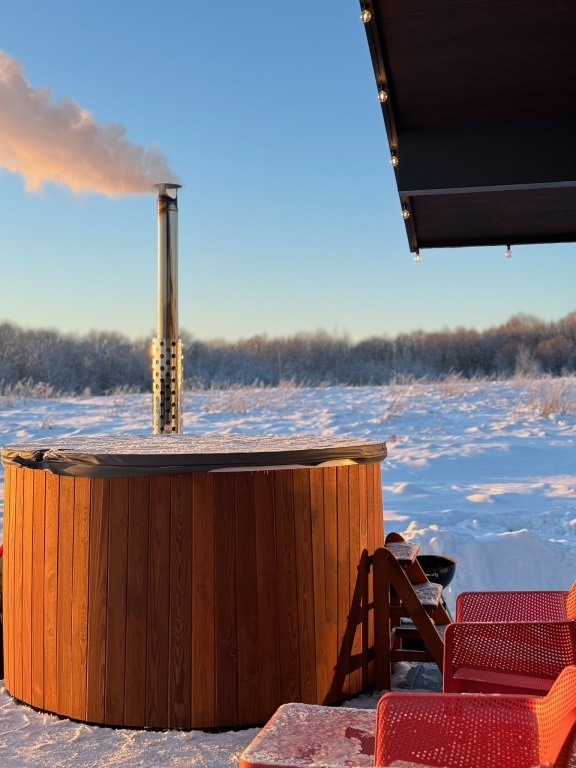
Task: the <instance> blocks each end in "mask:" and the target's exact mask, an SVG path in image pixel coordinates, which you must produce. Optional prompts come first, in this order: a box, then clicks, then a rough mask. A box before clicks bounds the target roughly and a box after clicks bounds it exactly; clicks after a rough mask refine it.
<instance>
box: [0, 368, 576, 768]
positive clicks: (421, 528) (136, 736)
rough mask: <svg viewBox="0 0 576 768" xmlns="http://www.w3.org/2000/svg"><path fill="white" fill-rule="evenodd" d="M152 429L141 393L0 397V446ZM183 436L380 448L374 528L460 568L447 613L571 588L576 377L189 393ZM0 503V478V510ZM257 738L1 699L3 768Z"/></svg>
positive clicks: (213, 754) (200, 749)
mask: <svg viewBox="0 0 576 768" xmlns="http://www.w3.org/2000/svg"><path fill="white" fill-rule="evenodd" d="M150 423H151V402H150V397H149V396H147V395H128V394H122V393H120V394H117V395H114V396H110V397H78V398H74V399H73V398H63V399H60V400H32V399H30V400H23V399H20V398H16V399H12V398H10V399H6V398H4V399H3V398H2V397H0V444H1V445H5V444H7V443H13V442H18V441H19V440H22V441H25V440H29V439H42V438H44V437H45V438H46V439H47V440H48V441H50V443H52V442H53V441H54V439H57V438H58V437H63V436H71V435H89V434H97V433H132V434H134V433H149V432H150ZM185 431H186V432H188V433H192V434H205V433H209V432H210V433H219V434H226V433H233V432H234V433H245V434H280V435H286V434H314V435H346V436H356V437H372V438H378V439H383V440H385V441H386V442H387V444H388V452H389V455H388V458H387V459H386V461H384V462H383V464H382V485H383V493H384V523H385V530H386V532H389V531H393V530H395V531H400V532H403V533H404V535H405V536H406V538H409V539H412V540H414V541H416V542H417V543H419V544H420V545H421V551H423V552H430V553H438V554H445V555H449V556H451V557H454V558H456V559H457V561H458V566H457V569H456V577H455V579H454V581H453V582H452V584H451V586H450V587H449V588H448V590H447V591H446V596H447V598H448V602H449V605H451V606H453V601H454V597H455V595H456V594H457V593H458V592H460V591H462V590H464V589H480V588H484V589H567V588H568V587H569V586H570V584H571V583H572V582H573V581H574V579H575V578H576V466H575V458H576V454H575V450H574V447H575V440H576V379H574V378H569V379H568V378H565V379H556V380H553V379H534V380H532V379H517V380H513V381H509V382H482V381H472V382H465V381H462V380H460V379H458V378H457V377H452V378H449V379H447V380H445V381H444V382H442V383H416V382H405V383H395V384H394V385H392V386H390V387H364V388H355V389H352V388H325V389H322V388H320V389H305V388H303V389H299V388H294V387H290V386H287V387H284V388H278V389H257V388H248V389H241V388H233V389H229V390H219V391H210V392H193V393H187V395H186V397H185ZM2 493H3V475H2V476H0V504H1V499H2ZM0 509H1V506H0ZM0 528H1V513H0ZM0 536H1V534H0ZM373 702H374V699H373V698H372V699H369V700H368V705H372V704H373ZM255 733H256V730H255V729H248V730H244V731H238V732H227V733H221V734H205V733H201V732H198V731H192V732H159V733H157V732H144V731H132V730H126V729H116V730H112V729H108V728H98V727H93V726H86V725H82V724H78V723H72V722H70V721H68V720H65V719H60V718H57V717H54V716H52V715H47V714H42V713H38V712H35V711H33V710H32V709H30V708H29V707H26V706H23V705H19V704H16V703H15V702H13V700H12V699H11V698H10V697H9V696H8V694H7V693H6V692H5V690H4V689H3V688H0V765H1V766H2V768H16V767H18V768H22V766H26V767H27V768H28V766H30V767H31V768H32V767H33V766H46V765H50V766H58V767H59V766H72V765H73V766H75V768H91V767H92V766H106V765H112V766H127V767H129V768H135V767H136V766H147V767H148V766H149V767H150V768H151V767H152V766H162V765H170V766H175V767H176V766H210V767H211V768H229V767H231V766H235V765H236V760H237V756H238V754H239V753H240V752H241V751H242V749H243V748H244V747H245V746H246V745H247V744H248V743H249V742H250V741H251V739H252V738H253V736H254V735H255Z"/></svg>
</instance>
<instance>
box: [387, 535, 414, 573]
mask: <svg viewBox="0 0 576 768" xmlns="http://www.w3.org/2000/svg"><path fill="white" fill-rule="evenodd" d="M386 549H387V550H389V551H390V552H392V554H393V555H394V557H395V558H396V560H398V562H399V563H400V565H401V566H403V567H405V566H407V565H412V563H414V562H415V560H416V555H417V554H418V552H420V545H419V544H411V543H410V542H408V541H391V542H388V543H387V544H386Z"/></svg>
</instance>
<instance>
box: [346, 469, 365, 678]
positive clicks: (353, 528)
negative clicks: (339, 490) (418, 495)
mask: <svg viewBox="0 0 576 768" xmlns="http://www.w3.org/2000/svg"><path fill="white" fill-rule="evenodd" d="M357 488H358V472H357V467H350V468H349V472H348V525H349V537H350V539H349V540H350V560H349V565H348V568H349V571H348V572H349V574H350V588H349V600H350V606H351V607H350V625H351V627H352V631H351V633H350V654H351V656H352V657H353V658H360V657H361V654H362V629H363V623H362V603H363V600H364V598H365V592H364V588H365V583H364V574H363V573H362V570H361V568H362V559H361V553H362V546H361V537H360V508H359V506H358V493H357ZM348 685H349V691H350V693H355V692H356V691H359V690H361V689H362V688H363V685H362V669H361V667H357V666H356V667H355V668H353V669H352V670H351V671H350V677H349V680H348Z"/></svg>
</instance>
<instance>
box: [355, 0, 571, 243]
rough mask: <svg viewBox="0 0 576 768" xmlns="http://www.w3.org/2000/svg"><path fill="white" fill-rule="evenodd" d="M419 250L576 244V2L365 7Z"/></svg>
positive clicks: (376, 0)
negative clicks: (473, 246)
mask: <svg viewBox="0 0 576 768" xmlns="http://www.w3.org/2000/svg"><path fill="white" fill-rule="evenodd" d="M360 5H361V7H362V8H366V9H367V10H368V11H369V12H370V14H371V19H370V21H369V22H368V23H366V24H365V29H366V34H367V38H368V44H369V48H370V54H371V58H372V64H373V68H374V75H375V79H376V86H377V89H378V90H379V89H383V90H384V91H385V92H386V94H387V99H386V101H385V102H384V103H383V104H382V112H383V116H384V122H385V126H386V132H387V136H388V142H389V146H390V152H391V154H392V153H393V154H395V155H396V157H397V159H398V165H397V166H396V167H395V169H394V172H395V175H396V183H397V186H398V193H399V196H400V202H401V205H402V206H403V207H404V206H405V207H406V208H407V210H408V212H409V213H410V216H409V217H408V218H407V219H406V229H407V235H408V241H409V244H410V249H411V250H412V251H415V250H417V249H419V248H442V247H457V246H468V245H498V244H507V243H510V244H515V243H553V242H572V241H574V240H576V138H575V137H576V2H574V0H433V1H432V0H369V2H361V3H360Z"/></svg>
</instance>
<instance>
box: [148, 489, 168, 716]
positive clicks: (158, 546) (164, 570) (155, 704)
mask: <svg viewBox="0 0 576 768" xmlns="http://www.w3.org/2000/svg"><path fill="white" fill-rule="evenodd" d="M149 537H150V543H149V552H150V562H149V584H148V625H147V633H146V658H147V662H148V665H147V672H146V723H147V725H148V726H149V727H152V728H162V727H166V725H167V723H168V678H169V674H168V669H169V667H168V661H169V656H170V477H169V476H168V475H156V476H154V477H151V478H150V523H149Z"/></svg>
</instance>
